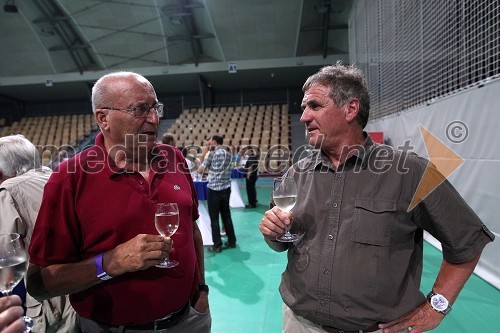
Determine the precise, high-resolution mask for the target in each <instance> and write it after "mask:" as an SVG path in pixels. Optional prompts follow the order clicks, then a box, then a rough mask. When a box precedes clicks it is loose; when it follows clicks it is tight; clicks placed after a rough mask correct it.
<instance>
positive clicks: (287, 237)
mask: <svg viewBox="0 0 500 333" xmlns="http://www.w3.org/2000/svg"><path fill="white" fill-rule="evenodd" d="M297 193H298V190H297V184H296V183H295V179H293V178H282V177H278V178H275V179H274V183H273V200H274V203H275V204H276V206H278V208H279V209H281V210H282V211H283V212H285V213H288V212H290V211H291V210H292V208H293V206H295V202H296V200H297ZM298 239H299V235H297V234H292V233H291V232H290V230H289V227H288V226H286V228H285V233H284V234H283V235H279V236H278V237H276V240H277V241H279V242H294V241H296V240H298Z"/></svg>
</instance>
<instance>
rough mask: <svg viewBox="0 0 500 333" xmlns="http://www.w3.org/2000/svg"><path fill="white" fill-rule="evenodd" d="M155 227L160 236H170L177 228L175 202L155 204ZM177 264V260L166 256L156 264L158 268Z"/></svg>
mask: <svg viewBox="0 0 500 333" xmlns="http://www.w3.org/2000/svg"><path fill="white" fill-rule="evenodd" d="M155 227H156V230H157V231H158V233H159V234H160V235H162V236H168V237H170V236H172V235H173V234H174V233H175V232H176V231H177V228H179V208H178V207H177V203H175V202H173V203H158V204H156V213H155ZM177 265H179V262H178V261H177V260H170V259H169V258H168V256H167V257H166V258H165V260H163V262H162V263H160V264H158V265H156V267H159V268H172V267H175V266H177Z"/></svg>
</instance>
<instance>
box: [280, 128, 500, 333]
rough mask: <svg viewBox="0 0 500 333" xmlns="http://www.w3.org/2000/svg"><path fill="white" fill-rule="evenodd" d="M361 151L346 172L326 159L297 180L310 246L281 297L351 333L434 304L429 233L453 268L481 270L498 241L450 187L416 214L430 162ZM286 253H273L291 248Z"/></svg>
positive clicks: (304, 245) (297, 250)
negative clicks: (427, 282) (479, 262)
mask: <svg viewBox="0 0 500 333" xmlns="http://www.w3.org/2000/svg"><path fill="white" fill-rule="evenodd" d="M358 148H359V149H358V152H357V154H356V155H355V156H352V157H351V158H349V159H348V160H347V161H346V163H344V164H343V165H341V166H339V168H337V169H335V168H334V167H333V166H332V165H331V163H330V162H329V160H328V159H327V158H326V156H325V155H323V154H322V153H321V152H320V151H316V152H314V153H313V154H312V155H310V156H309V157H306V158H304V159H302V160H300V161H298V162H297V163H296V164H294V165H293V166H292V167H291V168H290V169H289V170H288V171H287V174H286V176H287V177H294V178H295V180H296V181H297V185H298V189H299V193H298V196H297V203H296V205H295V207H294V208H293V209H292V215H293V225H292V231H293V232H295V233H303V238H302V239H301V240H299V241H297V242H295V243H294V244H292V245H289V246H290V247H289V248H288V265H287V267H286V270H285V272H284V274H283V276H282V282H281V285H280V288H279V289H280V292H281V295H282V297H283V301H284V302H285V303H286V304H287V305H288V306H289V307H290V308H291V309H292V310H293V311H294V313H295V314H297V315H299V316H302V317H304V318H307V319H309V320H311V321H313V322H314V323H317V324H321V325H326V326H333V327H336V328H340V329H344V330H351V331H354V330H358V329H363V328H366V327H369V326H371V325H372V324H374V323H378V322H387V321H390V320H393V319H395V318H397V317H399V316H401V315H403V314H405V313H406V312H408V311H410V310H412V309H413V308H415V307H417V306H418V305H420V304H421V303H422V302H423V301H424V300H425V296H424V294H423V293H422V292H421V291H420V289H419V288H420V280H421V275H422V258H423V230H427V231H429V232H430V233H431V234H432V235H433V236H434V237H436V238H437V239H438V240H439V241H440V242H441V244H442V247H443V256H444V259H446V260H447V261H449V262H451V263H462V262H465V261H469V260H472V259H473V258H474V257H475V256H476V255H477V254H478V253H479V252H480V251H481V250H482V249H483V247H484V246H485V245H486V244H487V243H488V242H491V241H492V240H493V239H494V236H493V234H492V233H491V232H490V231H488V229H487V228H486V227H485V226H484V225H483V223H482V222H481V220H480V219H479V218H478V217H477V215H476V214H475V213H474V212H473V211H472V209H471V208H470V207H469V206H468V205H467V204H466V203H465V201H464V200H463V199H462V198H461V196H460V195H459V194H458V192H457V191H456V190H455V189H454V188H453V186H452V185H451V184H450V183H449V182H448V181H444V182H443V183H441V185H439V186H438V187H437V188H436V189H435V190H434V191H432V192H431V193H430V194H429V195H428V196H427V197H425V198H424V199H423V200H422V201H420V203H419V204H418V205H417V206H416V207H415V208H414V209H412V210H410V211H409V212H408V208H409V206H410V202H411V200H412V198H413V195H414V193H415V192H416V189H417V186H418V185H419V182H420V180H421V178H422V175H423V173H424V171H425V169H426V167H427V165H428V161H427V160H425V159H423V158H420V157H418V156H417V155H415V154H413V153H405V152H399V151H395V150H393V149H392V148H391V147H388V146H384V145H379V144H375V143H373V141H372V140H371V138H370V137H369V136H368V138H367V140H366V142H365V144H364V146H359V147H358ZM431 166H432V165H431ZM430 171H432V173H434V175H438V176H440V174H439V173H437V171H436V170H435V168H430ZM441 177H442V176H441ZM280 244H283V243H273V244H272V247H273V248H274V249H278V248H279V246H284V247H286V246H287V245H280ZM288 244H289V243H288ZM426 292H427V291H426Z"/></svg>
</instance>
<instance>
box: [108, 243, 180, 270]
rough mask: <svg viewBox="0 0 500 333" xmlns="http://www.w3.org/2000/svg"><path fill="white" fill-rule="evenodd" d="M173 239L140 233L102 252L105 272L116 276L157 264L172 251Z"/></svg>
mask: <svg viewBox="0 0 500 333" xmlns="http://www.w3.org/2000/svg"><path fill="white" fill-rule="evenodd" d="M172 246H173V240H172V239H171V238H170V237H164V236H160V235H147V234H140V235H137V236H135V237H134V238H132V239H131V240H129V241H128V242H125V243H123V244H120V245H118V246H117V247H116V248H114V249H113V250H111V251H108V252H106V253H105V254H104V260H103V266H104V270H105V271H106V273H108V274H109V275H111V276H118V275H121V274H124V273H127V272H135V271H139V270H144V269H147V268H149V267H152V266H154V265H157V264H159V263H161V262H162V261H163V259H165V258H166V257H167V256H168V254H169V253H170V252H172Z"/></svg>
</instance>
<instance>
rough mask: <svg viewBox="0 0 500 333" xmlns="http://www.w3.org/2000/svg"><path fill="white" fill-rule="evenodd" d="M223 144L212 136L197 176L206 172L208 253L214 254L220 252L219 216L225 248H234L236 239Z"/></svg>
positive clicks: (227, 157)
mask: <svg viewBox="0 0 500 333" xmlns="http://www.w3.org/2000/svg"><path fill="white" fill-rule="evenodd" d="M222 143H223V138H222V136H220V135H214V136H212V140H211V141H210V142H209V144H207V145H206V146H205V149H204V151H203V153H202V161H201V163H202V164H201V166H200V167H199V168H198V173H200V174H203V173H204V172H205V170H208V185H207V187H208V198H207V205H208V214H209V215H210V224H211V227H212V240H213V243H214V245H213V246H211V247H209V248H208V250H209V251H210V252H215V253H218V252H221V251H222V239H221V230H220V225H219V214H220V216H221V218H222V225H223V226H224V230H225V232H226V236H227V242H226V246H227V247H229V248H235V247H236V235H235V232H234V226H233V221H232V219H231V210H230V207H229V198H230V196H231V171H232V167H231V154H230V153H229V152H228V151H227V150H226V149H225V148H224V147H223V146H222Z"/></svg>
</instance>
